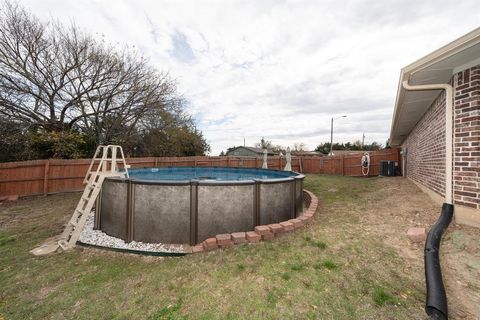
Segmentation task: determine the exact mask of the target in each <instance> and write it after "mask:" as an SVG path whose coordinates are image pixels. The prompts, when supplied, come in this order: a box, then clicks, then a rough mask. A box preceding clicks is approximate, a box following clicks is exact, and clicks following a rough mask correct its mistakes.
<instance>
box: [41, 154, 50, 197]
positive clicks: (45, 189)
mask: <svg viewBox="0 0 480 320" xmlns="http://www.w3.org/2000/svg"><path fill="white" fill-rule="evenodd" d="M49 171H50V159H47V161H46V162H45V170H44V172H43V195H44V196H46V195H47V194H48V172H49Z"/></svg>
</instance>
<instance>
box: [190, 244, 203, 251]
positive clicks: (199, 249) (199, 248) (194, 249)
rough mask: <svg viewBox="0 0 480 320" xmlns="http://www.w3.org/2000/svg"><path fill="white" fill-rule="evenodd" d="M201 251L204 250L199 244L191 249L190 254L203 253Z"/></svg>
mask: <svg viewBox="0 0 480 320" xmlns="http://www.w3.org/2000/svg"><path fill="white" fill-rule="evenodd" d="M203 250H204V248H203V245H201V244H197V245H196V246H193V247H192V253H199V252H203Z"/></svg>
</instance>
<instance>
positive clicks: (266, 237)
mask: <svg viewBox="0 0 480 320" xmlns="http://www.w3.org/2000/svg"><path fill="white" fill-rule="evenodd" d="M274 237H275V235H274V234H273V232H268V233H265V234H262V240H264V241H265V240H272V239H273V238H274Z"/></svg>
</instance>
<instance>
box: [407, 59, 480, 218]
mask: <svg viewBox="0 0 480 320" xmlns="http://www.w3.org/2000/svg"><path fill="white" fill-rule="evenodd" d="M450 83H451V84H452V85H453V86H454V109H455V110H454V159H453V160H454V164H453V181H454V182H453V192H454V203H455V204H457V205H461V206H464V207H467V208H471V209H477V210H478V209H480V66H476V67H472V68H469V69H466V70H464V71H462V72H459V73H457V74H455V75H454V76H453V77H452V80H451V82H450ZM402 148H403V149H404V150H405V149H406V150H407V156H406V159H405V172H406V175H407V176H408V177H409V178H411V179H412V180H414V181H416V182H418V183H420V184H421V185H423V186H425V187H427V188H428V189H430V190H432V191H434V192H435V193H437V194H438V195H440V196H442V197H444V196H445V92H443V91H442V93H440V94H439V96H438V97H437V99H436V100H435V101H434V102H433V103H432V105H431V106H430V108H429V109H428V110H427V112H426V113H425V114H424V116H423V117H422V119H420V121H419V122H418V123H417V125H416V126H415V128H414V129H413V130H412V131H411V132H410V134H409V136H408V137H407V138H406V139H405V141H404V142H403V145H402ZM478 214H479V215H480V213H478ZM479 219H480V216H479Z"/></svg>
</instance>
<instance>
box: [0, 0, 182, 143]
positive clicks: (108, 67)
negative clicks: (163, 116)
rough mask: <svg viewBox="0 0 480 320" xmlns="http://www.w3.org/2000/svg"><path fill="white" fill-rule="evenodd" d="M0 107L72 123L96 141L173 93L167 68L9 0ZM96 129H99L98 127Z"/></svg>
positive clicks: (54, 127) (37, 122)
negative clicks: (156, 66) (40, 17)
mask: <svg viewBox="0 0 480 320" xmlns="http://www.w3.org/2000/svg"><path fill="white" fill-rule="evenodd" d="M0 17H1V19H0V113H1V114H2V115H4V116H7V117H9V118H12V119H17V120H20V121H22V122H26V123H29V124H30V125H32V126H35V127H40V128H43V129H45V130H49V131H63V130H70V129H74V128H80V129H83V130H89V131H92V132H95V133H96V134H97V135H98V137H99V138H100V139H104V138H108V133H105V132H103V131H108V129H109V128H111V127H112V126H113V127H114V126H115V125H116V123H121V125H122V126H123V128H125V126H127V127H129V126H134V125H135V124H136V121H138V118H139V117H141V116H142V115H143V114H144V113H145V112H146V110H148V109H149V108H153V107H163V106H164V105H165V104H167V103H168V100H169V99H170V96H171V95H173V94H174V93H175V86H174V84H173V82H172V81H170V80H169V79H168V76H167V74H164V73H158V72H157V71H155V70H153V69H151V68H150V67H148V65H147V63H146V61H145V60H144V59H142V58H138V57H137V56H135V55H134V54H132V53H128V52H127V51H123V52H120V53H118V52H116V51H115V50H114V48H112V47H108V46H107V45H105V44H104V43H101V42H99V41H97V40H95V39H94V38H92V37H91V36H89V35H86V34H83V33H81V32H79V31H78V29H77V28H76V27H75V26H71V27H69V28H63V27H62V26H61V25H59V24H58V23H51V24H46V25H45V24H42V23H41V22H40V21H39V20H37V19H36V18H35V17H33V16H31V15H30V14H29V13H28V12H27V11H25V10H24V9H22V8H20V7H18V5H17V4H15V3H10V2H5V3H4V6H3V8H2V10H1V11H0ZM98 131H100V132H98Z"/></svg>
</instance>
